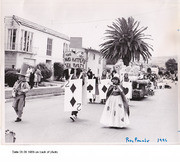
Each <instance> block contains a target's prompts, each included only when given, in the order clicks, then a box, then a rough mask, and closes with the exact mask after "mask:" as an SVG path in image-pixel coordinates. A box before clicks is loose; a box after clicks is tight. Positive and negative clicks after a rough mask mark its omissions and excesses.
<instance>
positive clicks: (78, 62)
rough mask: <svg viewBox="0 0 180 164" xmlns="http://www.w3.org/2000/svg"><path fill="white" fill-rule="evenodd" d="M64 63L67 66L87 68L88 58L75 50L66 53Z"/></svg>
mask: <svg viewBox="0 0 180 164" xmlns="http://www.w3.org/2000/svg"><path fill="white" fill-rule="evenodd" d="M64 64H65V66H66V68H81V69H85V64H86V60H85V58H84V56H83V55H79V54H76V53H74V52H66V53H65V55H64Z"/></svg>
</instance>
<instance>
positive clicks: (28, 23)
mask: <svg viewBox="0 0 180 164" xmlns="http://www.w3.org/2000/svg"><path fill="white" fill-rule="evenodd" d="M12 18H13V19H14V20H15V21H16V22H17V23H18V24H21V25H23V26H26V27H29V28H32V29H35V30H38V31H41V32H44V33H47V34H50V35H53V36H56V37H58V38H61V39H64V40H67V41H70V38H69V37H68V36H67V35H65V34H61V33H59V32H57V31H54V30H52V29H49V28H47V27H44V26H41V25H39V24H36V23H34V22H31V21H28V20H26V19H23V18H20V17H18V16H15V15H13V17H12Z"/></svg>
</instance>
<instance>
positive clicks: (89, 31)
mask: <svg viewBox="0 0 180 164" xmlns="http://www.w3.org/2000/svg"><path fill="white" fill-rule="evenodd" d="M2 9H3V10H2V14H3V17H4V16H12V15H17V16H19V17H22V18H24V19H27V20H29V21H32V22H35V23H38V24H40V25H43V26H46V27H48V28H51V29H53V30H56V31H58V32H60V33H63V34H66V35H68V36H69V37H83V47H85V48H89V47H91V48H94V49H97V50H99V49H100V47H99V45H100V44H101V43H103V41H104V37H105V35H104V33H105V30H107V29H108V27H107V25H112V22H115V20H116V19H117V18H122V17H124V18H128V17H130V16H132V17H133V18H134V19H135V20H137V21H139V22H140V27H142V26H143V27H148V29H147V30H146V31H145V34H147V35H151V38H152V41H149V43H150V44H152V45H153V49H154V51H153V52H152V55H153V56H155V57H158V56H171V55H172V56H174V55H178V42H179V38H180V37H179V35H180V21H179V20H178V17H179V15H178V9H179V1H178V0H50V1H47V0H2ZM178 29H179V31H178Z"/></svg>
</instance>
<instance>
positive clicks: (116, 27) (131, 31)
mask: <svg viewBox="0 0 180 164" xmlns="http://www.w3.org/2000/svg"><path fill="white" fill-rule="evenodd" d="M139 25H140V22H137V21H135V20H134V18H132V17H129V18H128V20H126V19H124V18H121V19H120V18H118V19H117V20H116V22H113V23H112V26H108V28H109V29H108V30H106V32H105V34H106V37H105V40H106V41H105V42H104V43H102V44H101V45H100V47H101V52H102V54H103V57H104V58H106V59H109V60H111V62H113V61H114V62H117V61H118V60H119V59H122V60H123V63H124V64H125V65H126V66H128V65H129V63H130V61H135V60H137V61H139V60H140V57H142V59H143V60H144V61H148V59H150V57H151V53H150V51H149V50H150V49H151V50H153V49H152V45H150V44H148V43H146V42H145V41H144V40H145V39H150V38H149V35H145V34H144V33H143V32H144V31H145V30H146V29H147V27H141V28H139Z"/></svg>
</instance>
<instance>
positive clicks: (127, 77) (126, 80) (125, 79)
mask: <svg viewBox="0 0 180 164" xmlns="http://www.w3.org/2000/svg"><path fill="white" fill-rule="evenodd" d="M129 81H130V80H129V76H128V73H125V74H124V82H129Z"/></svg>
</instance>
